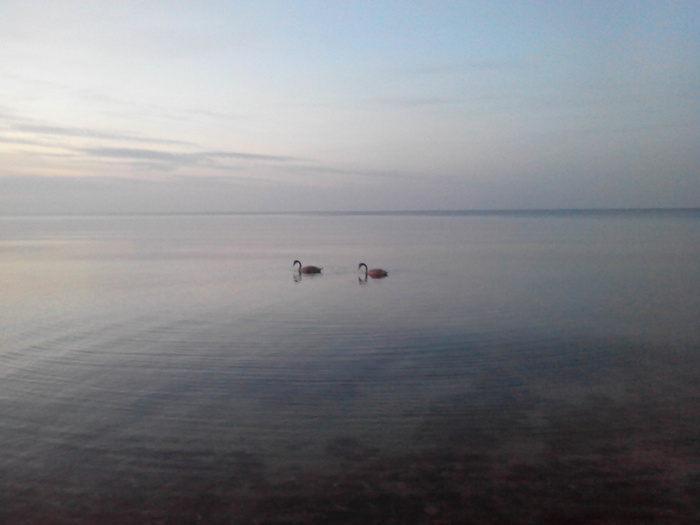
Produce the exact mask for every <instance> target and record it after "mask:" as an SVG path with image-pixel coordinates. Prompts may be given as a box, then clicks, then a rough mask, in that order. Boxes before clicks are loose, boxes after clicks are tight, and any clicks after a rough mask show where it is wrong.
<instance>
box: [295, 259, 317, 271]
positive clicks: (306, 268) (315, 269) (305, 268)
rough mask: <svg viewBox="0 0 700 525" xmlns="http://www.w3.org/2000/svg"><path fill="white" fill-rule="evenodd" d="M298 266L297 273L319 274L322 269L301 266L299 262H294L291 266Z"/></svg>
mask: <svg viewBox="0 0 700 525" xmlns="http://www.w3.org/2000/svg"><path fill="white" fill-rule="evenodd" d="M297 264H298V265H299V273H321V270H322V268H319V267H318V266H302V265H301V262H300V261H294V262H293V263H292V266H296V265H297Z"/></svg>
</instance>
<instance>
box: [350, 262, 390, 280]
mask: <svg viewBox="0 0 700 525" xmlns="http://www.w3.org/2000/svg"><path fill="white" fill-rule="evenodd" d="M363 266H364V267H365V279H367V276H368V275H369V276H370V277H371V278H372V279H381V278H382V277H386V276H387V275H389V272H387V271H386V270H382V269H381V268H372V269H371V270H369V269H367V265H366V264H365V263H360V264H359V265H358V266H357V269H358V270H359V269H360V268H362V267H363Z"/></svg>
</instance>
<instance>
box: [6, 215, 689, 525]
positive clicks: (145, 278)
mask: <svg viewBox="0 0 700 525" xmlns="http://www.w3.org/2000/svg"><path fill="white" fill-rule="evenodd" d="M699 226H700V213H698V212H696V211H693V210H689V211H685V212H677V213H671V212H665V213H658V212H656V213H655V212H650V211H646V212H615V213H613V212H608V213H604V212H598V213H561V212H560V213H490V214H489V213H485V214H475V213H440V214H307V215H294V214H279V215H209V216H207V215H201V216H92V217H66V216H62V217H4V218H2V219H0V307H1V308H2V312H1V316H0V330H1V332H0V333H1V334H2V335H1V336H0V337H1V342H2V346H1V347H0V444H1V445H2V448H3V455H2V457H1V458H0V509H2V510H0V521H4V522H8V523H14V522H22V523H47V522H50V523H84V522H86V520H92V522H95V523H112V522H119V523H129V522H132V523H143V522H147V521H149V520H150V522H153V523H192V522H202V523H251V522H254V521H255V520H257V521H259V522H264V523H329V522H333V523H352V522H365V523H372V522H373V520H374V521H376V522H378V523H379V522H381V523H392V522H393V523H438V522H441V521H440V520H442V522H450V521H449V520H452V522H459V523H470V522H471V523H544V522H547V520H550V521H552V522H562V520H565V519H574V518H575V519H588V520H589V522H591V521H593V520H595V519H598V520H608V521H607V522H606V523H629V522H631V521H632V522H633V521H634V520H635V519H637V520H642V519H648V520H655V521H651V522H654V523H682V522H683V520H685V519H687V518H688V517H689V516H692V515H693V513H695V512H698V511H699V510H700V509H699V508H698V501H697V498H696V497H695V496H697V493H698V492H697V489H698V488H699V487H700V464H699V462H698V455H699V451H700V446H699V445H700V441H699V440H698V438H697V436H698V435H700V432H699V431H700V428H699V427H700V424H699V423H697V422H696V419H697V418H696V417H695V411H696V407H697V399H698V395H699V394H700V384H699V382H698V377H700V375H698V373H699V372H700V366H699V364H700V359H699V358H698V350H699V349H700V344H699V343H700V323H698V318H699V315H698V314H699V313H700V302H699V301H700V300H699V299H698V298H699V297H700V269H699V268H700V266H699V265H698V264H697V261H699V260H700V227H699ZM294 259H300V260H301V261H302V262H303V263H304V264H314V265H317V266H322V267H323V274H322V275H319V276H307V275H302V276H300V275H299V274H296V273H295V272H294V271H293V268H292V261H293V260H294ZM359 262H366V263H367V264H368V265H369V266H370V268H371V267H374V266H381V267H382V268H384V269H386V270H388V271H389V277H387V278H386V279H382V280H372V279H369V280H368V281H365V280H364V279H362V275H361V274H359V273H358V272H357V265H358V263H359ZM688 519H689V518H688ZM583 522H586V521H583ZM689 522H690V521H689Z"/></svg>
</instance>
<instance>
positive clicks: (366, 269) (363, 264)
mask: <svg viewBox="0 0 700 525" xmlns="http://www.w3.org/2000/svg"><path fill="white" fill-rule="evenodd" d="M363 266H364V267H365V278H367V272H369V269H368V268H367V265H366V264H365V263H360V264H359V265H358V266H357V269H358V270H359V269H360V268H362V267H363Z"/></svg>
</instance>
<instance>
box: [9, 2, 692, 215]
mask: <svg viewBox="0 0 700 525" xmlns="http://www.w3.org/2000/svg"><path fill="white" fill-rule="evenodd" d="M699 130H700V2H697V1H682V0H674V1H670V0H669V1H664V0H653V1H652V0H649V1H645V0H638V1H633V0H629V1H616V0H601V1H596V0H588V1H584V0H581V1H576V2H573V1H566V0H564V1H562V0H557V1H554V0H551V1H538V0H533V1H509V0H504V1H493V0H491V1H479V0H474V1H437V0H435V1H410V0H402V1H381V0H380V1H378V0H372V1H363V0H357V1H340V0H337V1H333V0H323V1H304V0H299V1H291V0H286V1H270V0H255V1H249V0H235V1H234V0H196V1H195V0H192V1H177V0H167V1H166V0H150V1H144V0H120V1H113V2H95V1H94V0H89V1H82V0H3V1H2V3H0V214H5V215H7V214H34V213H99V212H105V213H141V212H143V213H176V212H183V213H199V212H202V213H217V212H268V211H350V210H357V211H381V210H394V211H395V210H456V209H543V208H544V209H552V208H646V207H700V146H699V145H700V133H699Z"/></svg>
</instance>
